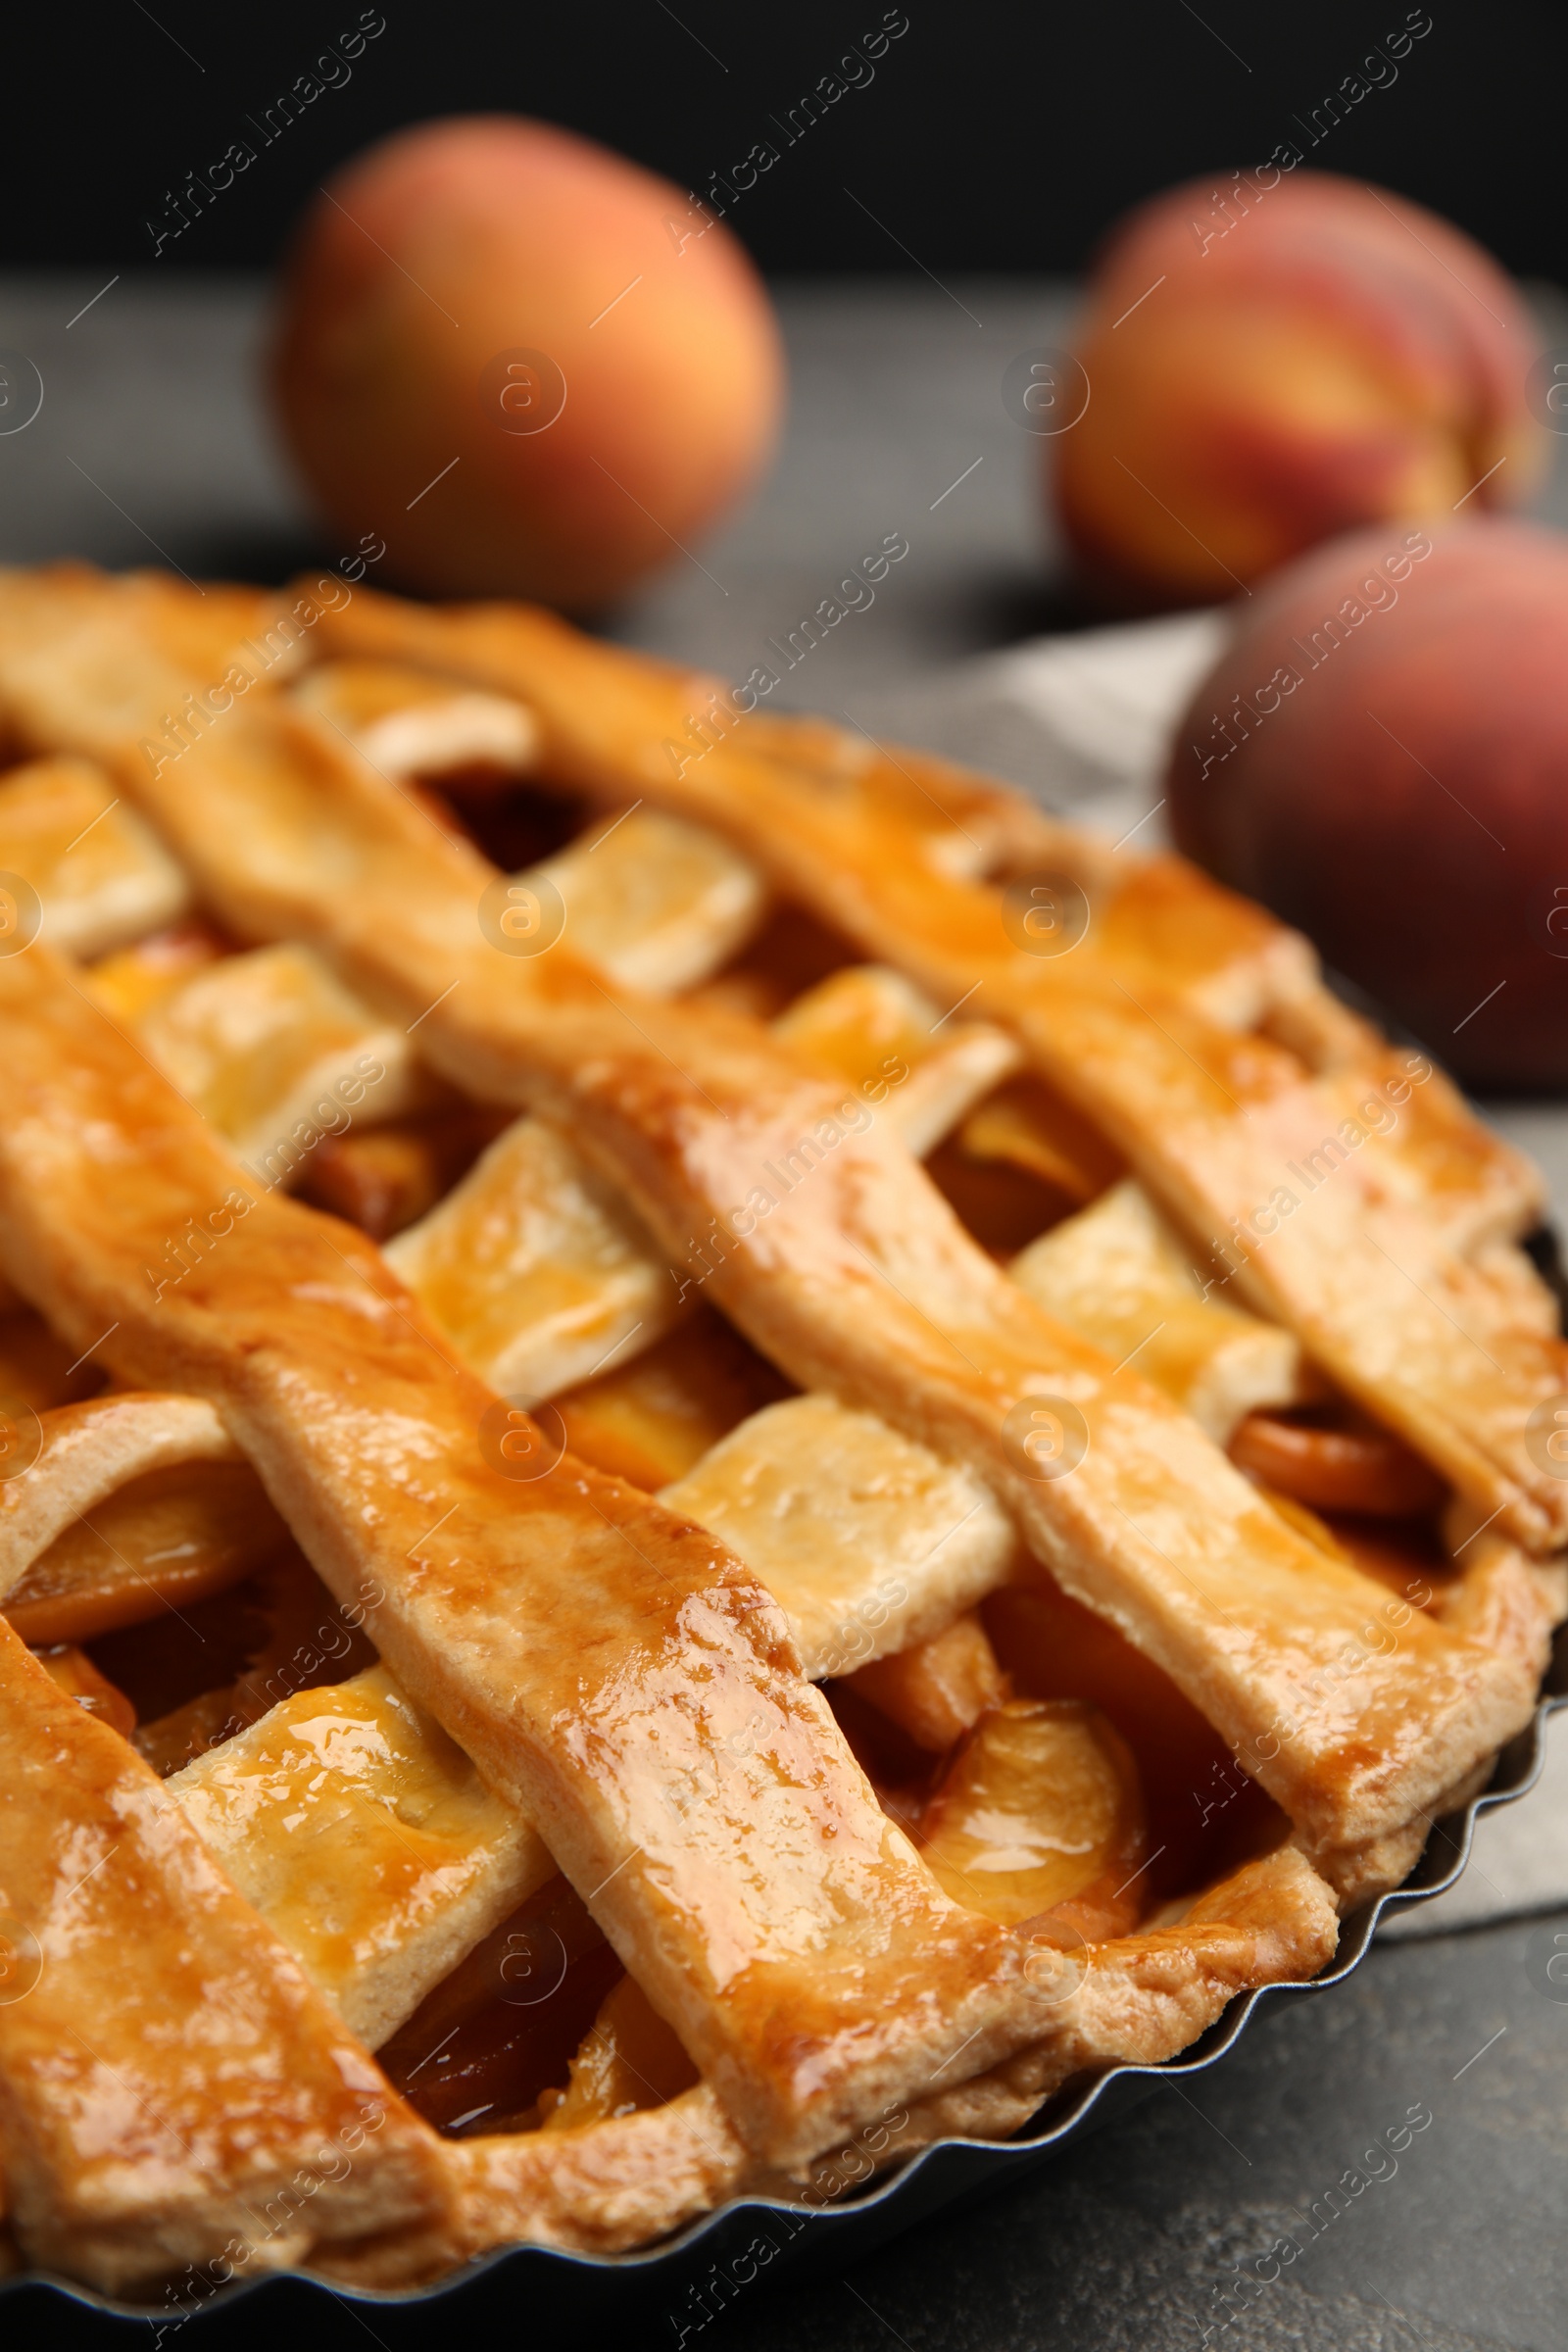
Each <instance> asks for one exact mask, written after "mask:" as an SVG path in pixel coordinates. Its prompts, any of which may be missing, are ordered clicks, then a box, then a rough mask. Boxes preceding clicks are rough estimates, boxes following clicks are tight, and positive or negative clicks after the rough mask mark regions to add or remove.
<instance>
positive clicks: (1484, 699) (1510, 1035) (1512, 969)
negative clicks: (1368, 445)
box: [1167, 517, 1568, 1088]
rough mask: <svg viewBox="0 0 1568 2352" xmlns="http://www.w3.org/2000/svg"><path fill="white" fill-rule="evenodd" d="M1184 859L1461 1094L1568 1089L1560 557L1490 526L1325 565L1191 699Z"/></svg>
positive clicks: (1566, 624)
mask: <svg viewBox="0 0 1568 2352" xmlns="http://www.w3.org/2000/svg"><path fill="white" fill-rule="evenodd" d="M1167 791H1168V794H1169V798H1170V806H1171V809H1172V813H1173V818H1174V823H1175V832H1176V839H1177V843H1178V846H1179V847H1180V848H1181V849H1183V850H1185V851H1186V853H1187V854H1188V856H1189V857H1192V858H1196V859H1197V860H1198V861H1199V862H1200V863H1201V864H1202V865H1205V866H1207V867H1208V869H1209V871H1210V872H1211V873H1213V874H1215V875H1217V876H1218V877H1219V879H1220V880H1221V881H1223V882H1227V883H1229V884H1230V885H1231V886H1232V887H1233V888H1234V889H1237V890H1241V891H1245V892H1247V893H1248V894H1249V895H1250V896H1251V897H1253V898H1257V899H1261V900H1262V901H1263V902H1264V904H1265V905H1266V906H1269V907H1273V909H1274V911H1275V912H1276V913H1277V914H1279V915H1282V916H1283V917H1284V918H1285V920H1286V921H1287V922H1289V923H1294V924H1295V925H1297V926H1298V927H1299V929H1300V930H1302V931H1305V932H1306V933H1307V934H1308V935H1309V937H1310V938H1312V939H1313V940H1315V941H1316V943H1317V945H1318V947H1319V948H1320V949H1321V950H1322V952H1323V956H1324V957H1325V960H1326V961H1327V963H1328V964H1329V966H1330V967H1331V969H1335V970H1338V971H1340V972H1343V973H1344V974H1346V975H1347V976H1348V978H1349V979H1351V980H1353V981H1356V982H1358V983H1359V984H1360V985H1361V986H1362V987H1363V988H1364V989H1366V990H1367V991H1368V992H1369V993H1370V994H1371V995H1372V997H1373V998H1374V999H1375V1000H1376V1001H1377V1002H1378V1003H1379V1004H1380V1005H1384V1006H1386V1007H1388V1008H1389V1009H1390V1010H1391V1011H1393V1012H1394V1013H1396V1014H1397V1015H1398V1016H1399V1017H1400V1018H1401V1019H1402V1020H1404V1021H1405V1022H1407V1023H1408V1025H1409V1026H1410V1028H1412V1029H1413V1030H1414V1031H1415V1032H1416V1033H1417V1035H1418V1036H1419V1037H1420V1039H1421V1041H1422V1043H1423V1044H1424V1045H1426V1046H1428V1047H1429V1048H1430V1049H1431V1050H1432V1052H1433V1053H1434V1054H1437V1055H1438V1056H1439V1057H1440V1058H1441V1059H1442V1060H1444V1061H1446V1063H1447V1064H1448V1065H1449V1066H1450V1067H1451V1068H1453V1069H1454V1070H1456V1071H1457V1072H1458V1073H1459V1075H1460V1076H1461V1077H1464V1078H1466V1079H1469V1080H1472V1081H1474V1082H1476V1083H1477V1084H1484V1085H1490V1086H1494V1087H1498V1086H1502V1087H1520V1088H1545V1087H1558V1086H1561V1085H1563V1084H1564V1083H1565V1082H1568V541H1565V540H1563V539H1561V538H1559V537H1557V536H1556V535H1555V534H1554V533H1551V532H1547V531H1544V530H1539V529H1536V528H1534V527H1533V526H1531V525H1530V524H1527V523H1521V522H1505V521H1501V520H1495V519H1489V518H1485V517H1483V518H1481V519H1479V520H1477V521H1474V522H1464V523H1458V524H1454V525H1451V526H1450V528H1449V529H1448V530H1447V531H1446V532H1445V533H1443V534H1442V535H1440V536H1433V535H1429V534H1428V533H1427V532H1426V531H1424V530H1420V529H1416V530H1409V531H1406V530H1404V529H1401V528H1397V527H1396V528H1391V529H1384V530H1378V531H1367V532H1361V533H1358V534H1357V535H1356V536H1355V537H1354V538H1352V539H1349V540H1346V541H1341V542H1338V543H1337V544H1335V545H1334V546H1331V547H1325V548H1321V549H1319V550H1318V551H1317V552H1316V553H1315V554H1313V555H1311V556H1309V557H1306V558H1305V559H1304V560H1303V561H1301V562H1300V563H1298V564H1293V565H1292V566H1291V568H1290V569H1289V570H1288V571H1285V572H1282V573H1281V574H1280V575H1279V577H1278V578H1277V579H1275V580H1273V581H1271V582H1270V583H1269V586H1268V588H1267V589H1266V590H1265V591H1264V592H1263V593H1262V594H1260V595H1259V597H1258V598H1257V601H1256V603H1255V604H1254V605H1252V606H1250V607H1249V608H1248V610H1247V613H1246V616H1245V620H1244V622H1243V626H1242V628H1241V631H1240V633H1239V635H1238V636H1237V637H1236V639H1235V640H1234V642H1233V643H1232V644H1231V646H1230V647H1229V649H1228V650H1227V652H1226V653H1225V654H1224V656H1223V657H1222V658H1221V660H1220V662H1219V663H1218V665H1217V667H1216V668H1215V669H1214V671H1213V672H1212V673H1211V675H1210V676H1209V677H1208V678H1206V679H1205V680H1204V682H1203V684H1202V686H1201V688H1200V689H1199V691H1198V693H1197V694H1196V695H1195V696H1194V698H1193V700H1192V703H1191V704H1190V706H1189V708H1188V710H1187V711H1186V713H1185V715H1184V717H1183V719H1182V721H1181V724H1180V725H1179V727H1178V728H1177V731H1176V735H1175V738H1174V742H1173V748H1172V752H1171V761H1170V770H1169V777H1168V782H1167Z"/></svg>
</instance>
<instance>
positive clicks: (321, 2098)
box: [0, 1627, 446, 2293]
mask: <svg viewBox="0 0 1568 2352" xmlns="http://www.w3.org/2000/svg"><path fill="white" fill-rule="evenodd" d="M0 1907H3V1909H4V1913H5V1915H6V1916H5V1923H4V1924H5V1935H6V1940H7V1955H8V1962H9V1966H8V1980H9V1983H8V1989H9V1990H10V1991H11V1992H12V1995H13V1997H11V1998H8V1999H7V2000H6V2001H4V2002H0V2156H3V2163H4V2171H5V2177H6V2180H7V2182H8V2184H9V2190H10V2199H9V2202H10V2208H11V2220H12V2225H13V2227H14V2229H15V2230H16V2233H17V2236H18V2239H19V2242H20V2243H21V2245H22V2247H23V2249H24V2251H25V2254H26V2255H27V2256H28V2258H29V2259H30V2260H31V2261H32V2262H34V2263H38V2264H41V2265H42V2266H44V2267H46V2268H51V2269H55V2268H58V2269H64V2270H66V2271H68V2272H70V2273H71V2274H73V2276H76V2277H80V2278H88V2279H90V2280H92V2282H93V2283H94V2284H96V2285H99V2286H102V2287H104V2288H106V2289H107V2290H109V2291H110V2292H112V2293H121V2292H126V2291H135V2290H137V2289H141V2288H146V2287H148V2286H150V2285H152V2284H154V2283H155V2282H156V2281H157V2280H158V2279H159V2278H161V2277H162V2276H163V2275H164V2274H165V2273H167V2272H171V2271H174V2270H177V2268H178V2267H179V2266H180V2265H181V2264H182V2263H185V2262H191V2263H197V2264H200V2263H205V2262H207V2261H209V2260H210V2259H211V2258H212V2257H213V2256H214V2255H215V2254H216V2253H218V2252H220V2251H221V2249H222V2248H223V2247H224V2245H225V2242H227V2241H234V2242H235V2243H237V2244H239V2245H242V2246H243V2247H245V2248H246V2249H247V2251H246V2256H245V2260H246V2262H247V2263H250V2264H254V2266H255V2267H256V2268H257V2269H276V2268H280V2267H283V2266H284V2265H286V2264H288V2263H291V2262H298V2261H300V2260H302V2259H303V2258H306V2257H308V2256H309V2254H310V2253H311V2251H312V2250H313V2248H314V2247H315V2246H317V2245H318V2244H319V2243H323V2242H325V2241H328V2240H330V2239H331V2238H334V2237H353V2236H358V2235H360V2234H362V2233H363V2232H364V2230H365V2229H367V2228H368V2227H378V2228H379V2227H394V2226H396V2227H400V2228H418V2227H420V2226H421V2225H427V2224H429V2223H432V2222H434V2221H437V2220H439V2219H440V2218H441V2216H442V2215H443V2213H444V2211H445V2209H446V2190H445V2184H444V2180H443V2177H442V2173H441V2168H440V2164H439V2161H438V2157H437V2149H436V2143H435V2141H434V2140H433V2138H432V2136H431V2135H430V2134H429V2133H428V2131H426V2130H425V2128H424V2127H423V2126H422V2125H420V2124H419V2123H418V2121H417V2118H416V2117H415V2116H413V2115H412V2114H411V2113H410V2111H409V2110H408V2108H406V2107H405V2106H404V2104H403V2102H402V2101H401V2100H400V2099H399V2098H397V2096H396V2095H395V2093H394V2092H393V2091H392V2090H391V2089H390V2088H389V2086H388V2085H387V2083H386V2082H385V2080H384V2079H383V2077H382V2076H381V2074H380V2073H379V2071H378V2069H377V2068H376V2067H375V2065H374V2063H373V2061H372V2060H371V2059H370V2058H369V2056H368V2053H367V2052H366V2051H365V2050H364V2049H363V2048H362V2047H361V2046H360V2045H359V2044H358V2043H357V2042H355V2041H354V2040H353V2039H352V2037H351V2036H350V2035H349V2034H347V2032H346V2031H345V2029H344V2028H343V2026H342V2025H341V2024H340V2023H339V2021H338V2019H337V2018H336V2016H335V2015H334V2014H333V2012H332V2011H331V2010H330V2008H329V2007H328V2006H327V2004H326V2002H325V2001H324V2000H322V1998H321V1997H320V1995H319V1993H317V1992H316V1991H315V1990H314V1989H313V1988H312V1987H311V1986H310V1985H309V1984H308V1983H307V1981H306V1979H305V1978H304V1977H303V1975H302V1974H301V1973H300V1970H299V1968H298V1967H297V1965H296V1963H295V1962H294V1961H293V1959H292V1958H291V1957H290V1956H289V1954H288V1953H287V1952H286V1951H285V1950H284V1949H283V1947H282V1945H281V1944H279V1943H277V1942H276V1941H275V1940H274V1939H273V1938H272V1936H270V1935H269V1933H268V1932H267V1930H266V1929H265V1928H264V1927H263V1926H262V1923H261V1922H260V1920H259V1919H258V1918H257V1917H256V1915H255V1913H254V1912H252V1911H251V1910H249V1908H248V1907H247V1906H246V1905H245V1904H244V1903H243V1902H242V1901H241V1900H240V1898H239V1897H238V1895H236V1894H235V1892H234V1891H233V1889H232V1887H229V1885H228V1884H227V1882H226V1881H225V1880H224V1879H223V1877H222V1874H221V1872H220V1871H219V1870H218V1869H217V1867H216V1865H215V1864H214V1863H213V1862H212V1861H211V1859H210V1858H209V1856H208V1855H207V1853H206V1850H205V1849H204V1847H203V1846H202V1844H201V1841H200V1840H199V1838H196V1837H195V1835H194V1834H193V1833H192V1831H191V1830H190V1828H189V1827H188V1825H187V1824H186V1822H185V1820H184V1818H183V1816H182V1815H181V1813H180V1811H179V1808H178V1807H177V1805H175V1804H174V1802H173V1801H172V1799H171V1798H170V1797H169V1796H168V1795H167V1794H166V1793H165V1791H164V1790H163V1789H161V1788H160V1787H159V1785H158V1783H157V1781H156V1780H155V1779H154V1778H153V1776H152V1774H151V1773H150V1772H149V1771H148V1770H147V1767H146V1766H145V1765H144V1764H142V1763H141V1762H140V1761H139V1760H138V1759H137V1757H136V1756H135V1755H134V1754H133V1752H132V1751H131V1749H130V1748H129V1747H128V1746H127V1745H126V1743H125V1742H124V1740H122V1739H120V1738H119V1737H118V1736H117V1735H116V1734H115V1733H113V1732H112V1731H110V1730H109V1729H108V1727H107V1726H106V1725H104V1724H102V1723H100V1722H99V1721H98V1720H97V1719H96V1718H95V1717H93V1716H91V1715H88V1714H86V1713H84V1712H83V1710H82V1709H81V1708H80V1707H78V1706H76V1705H75V1704H74V1702H73V1700H72V1699H70V1698H68V1697H66V1696H64V1695H63V1694H62V1693H61V1692H60V1691H58V1690H57V1688H56V1686H55V1685H54V1683H53V1682H51V1680H50V1679H49V1677H48V1676H47V1675H46V1674H45V1673H44V1671H43V1669H42V1668H41V1667H40V1666H39V1665H38V1664H37V1663H36V1661H35V1660H33V1659H32V1658H31V1657H29V1655H28V1653H27V1652H26V1651H25V1649H24V1648H23V1646H22V1644H21V1642H19V1641H18V1640H17V1638H16V1636H15V1635H14V1634H13V1633H12V1632H11V1631H10V1629H9V1628H8V1627H0ZM29 1979H30V1980H31V1982H30V1983H29V1982H28V1980H29ZM17 1985H25V1987H26V1989H25V1990H24V1991H23V1992H22V1993H21V1994H20V1995H18V1994H17V1992H16V1987H17ZM197 2018H199V2019H200V2021H201V2030H200V2032H199V2033H193V2032H191V2031H190V2022H191V2020H192V2019H197ZM241 2267H243V2266H241Z"/></svg>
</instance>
